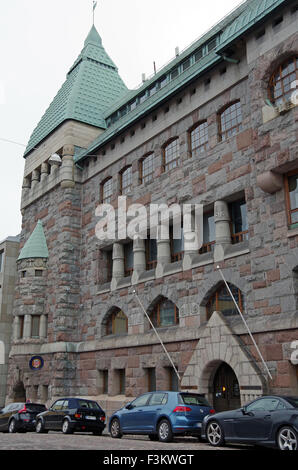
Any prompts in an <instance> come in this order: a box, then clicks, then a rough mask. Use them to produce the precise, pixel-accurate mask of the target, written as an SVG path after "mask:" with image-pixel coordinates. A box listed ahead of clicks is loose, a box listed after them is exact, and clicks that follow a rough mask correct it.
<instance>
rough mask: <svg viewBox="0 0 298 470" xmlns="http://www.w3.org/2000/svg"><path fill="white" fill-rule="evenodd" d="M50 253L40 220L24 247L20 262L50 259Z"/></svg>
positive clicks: (19, 258)
mask: <svg viewBox="0 0 298 470" xmlns="http://www.w3.org/2000/svg"><path fill="white" fill-rule="evenodd" d="M48 257H49V251H48V246H47V241H46V237H45V234H44V231H43V226H42V222H41V221H40V220H39V221H38V222H37V224H36V227H35V229H34V230H33V232H32V233H31V235H30V237H29V238H28V240H27V241H26V243H25V245H24V246H23V248H22V250H21V252H20V255H19V257H18V261H20V260H22V259H28V258H48Z"/></svg>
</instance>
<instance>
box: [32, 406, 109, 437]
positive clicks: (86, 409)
mask: <svg viewBox="0 0 298 470" xmlns="http://www.w3.org/2000/svg"><path fill="white" fill-rule="evenodd" d="M105 421H106V415H105V412H104V411H103V410H102V409H101V407H100V406H99V404H98V403H97V402H96V401H93V400H85V399H83V398H59V400H57V401H55V402H54V403H53V404H52V406H51V407H50V408H49V409H48V410H47V411H44V412H43V413H39V414H38V415H37V417H36V432H38V433H46V432H48V431H62V432H63V433H64V434H72V433H73V432H75V431H80V432H82V431H83V432H93V434H95V435H97V436H100V435H101V434H102V431H103V430H104V428H105Z"/></svg>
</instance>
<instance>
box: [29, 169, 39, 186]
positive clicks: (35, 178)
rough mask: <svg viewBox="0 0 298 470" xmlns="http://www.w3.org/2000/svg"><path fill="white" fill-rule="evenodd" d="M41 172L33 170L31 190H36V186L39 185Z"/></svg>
mask: <svg viewBox="0 0 298 470" xmlns="http://www.w3.org/2000/svg"><path fill="white" fill-rule="evenodd" d="M39 178H40V172H39V171H38V170H33V172H32V181H31V188H32V189H34V188H35V186H36V185H37V184H38V183H39Z"/></svg>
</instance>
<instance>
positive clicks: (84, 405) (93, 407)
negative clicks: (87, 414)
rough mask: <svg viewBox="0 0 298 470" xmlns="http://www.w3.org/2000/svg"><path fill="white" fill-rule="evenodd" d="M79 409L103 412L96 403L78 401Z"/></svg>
mask: <svg viewBox="0 0 298 470" xmlns="http://www.w3.org/2000/svg"><path fill="white" fill-rule="evenodd" d="M77 404H78V408H87V409H88V410H90V409H91V410H101V408H100V406H99V404H98V403H96V401H88V400H77Z"/></svg>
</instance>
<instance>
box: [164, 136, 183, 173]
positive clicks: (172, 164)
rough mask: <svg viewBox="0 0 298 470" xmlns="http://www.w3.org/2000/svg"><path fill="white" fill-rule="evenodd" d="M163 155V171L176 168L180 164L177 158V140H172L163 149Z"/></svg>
mask: <svg viewBox="0 0 298 470" xmlns="http://www.w3.org/2000/svg"><path fill="white" fill-rule="evenodd" d="M163 154H164V155H163V156H164V171H168V170H171V169H172V168H176V167H177V166H178V165H179V164H180V158H179V140H178V139H175V140H172V142H170V143H169V144H168V145H166V146H165V147H164V149H163Z"/></svg>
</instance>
